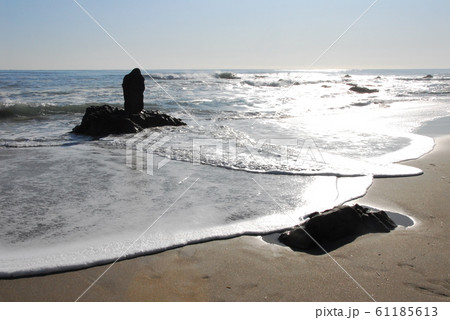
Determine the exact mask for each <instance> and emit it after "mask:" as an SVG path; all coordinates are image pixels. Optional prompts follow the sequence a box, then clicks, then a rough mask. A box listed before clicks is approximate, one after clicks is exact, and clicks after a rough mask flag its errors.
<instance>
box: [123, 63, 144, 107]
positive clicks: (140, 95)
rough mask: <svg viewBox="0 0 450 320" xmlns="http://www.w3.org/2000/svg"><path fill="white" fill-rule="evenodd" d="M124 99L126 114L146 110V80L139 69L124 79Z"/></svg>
mask: <svg viewBox="0 0 450 320" xmlns="http://www.w3.org/2000/svg"><path fill="white" fill-rule="evenodd" d="M122 88H123V98H124V100H125V103H124V108H125V112H127V113H130V114H134V113H139V112H141V111H142V110H143V109H144V90H145V79H144V77H143V76H142V74H141V70H139V69H138V68H135V69H133V70H132V71H131V72H130V73H129V74H127V75H126V76H125V77H123V82H122Z"/></svg>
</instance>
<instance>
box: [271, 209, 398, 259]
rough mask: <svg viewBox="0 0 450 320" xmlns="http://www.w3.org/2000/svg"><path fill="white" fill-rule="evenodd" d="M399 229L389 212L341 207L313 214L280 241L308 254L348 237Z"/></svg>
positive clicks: (280, 238)
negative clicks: (324, 245)
mask: <svg viewBox="0 0 450 320" xmlns="http://www.w3.org/2000/svg"><path fill="white" fill-rule="evenodd" d="M396 227H397V225H396V223H395V222H394V221H392V220H391V219H390V218H389V217H388V215H387V214H386V212H384V211H381V210H374V209H371V208H365V207H361V206H359V205H357V204H355V205H354V206H339V207H335V208H333V209H330V210H326V211H324V212H322V213H319V212H314V213H312V214H310V215H309V219H308V220H307V221H306V222H304V223H303V224H301V225H299V226H297V227H295V228H293V229H292V230H289V231H286V232H284V233H282V234H281V235H280V237H279V240H280V241H281V242H282V243H284V244H286V245H288V246H290V247H291V248H294V249H300V250H307V249H310V248H313V247H315V246H317V243H319V244H320V245H323V244H324V243H327V242H331V241H336V240H339V239H342V238H345V237H347V236H358V235H362V234H366V233H372V232H390V231H391V230H394V229H395V228H396Z"/></svg>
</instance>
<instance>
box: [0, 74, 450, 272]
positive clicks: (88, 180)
mask: <svg viewBox="0 0 450 320" xmlns="http://www.w3.org/2000/svg"><path fill="white" fill-rule="evenodd" d="M128 72H129V70H128V71H125V70H108V71H104V70H102V71H0V161H1V167H0V179H1V185H0V188H1V192H0V202H1V208H0V219H1V221H2V223H1V224H0V277H19V276H29V275H40V274H46V273H52V272H60V271H65V270H75V269H80V268H85V267H89V266H94V265H99V264H105V263H111V262H114V261H115V260H117V259H125V258H131V257H135V256H139V255H144V254H150V253H156V252H160V251H164V250H167V249H170V248H174V247H179V246H183V245H186V244H189V243H197V242H202V241H209V240H212V239H222V238H229V237H234V236H238V235H243V234H266V233H271V232H276V231H281V230H285V229H286V228H289V227H292V226H294V225H296V224H298V223H300V222H301V220H302V217H303V216H305V215H306V214H309V213H311V212H314V211H322V210H325V209H329V208H331V207H333V206H335V205H338V204H342V203H345V202H347V201H349V200H352V199H356V198H358V197H361V196H362V195H364V194H365V193H366V192H367V190H368V188H369V187H370V185H371V183H372V181H373V179H374V178H375V179H376V178H379V177H394V176H411V175H418V174H421V170H420V169H418V168H413V167H410V166H406V165H402V164H399V163H398V162H400V161H402V160H406V159H413V158H417V157H420V156H421V155H423V154H424V153H427V152H429V151H430V150H431V149H432V148H433V145H434V141H433V139H432V138H431V137H427V136H422V135H419V134H417V133H416V132H417V129H418V128H420V126H421V125H423V124H424V123H425V122H427V121H430V120H433V119H436V118H440V117H445V116H448V115H449V110H450V108H449V105H450V70H232V71H227V70H151V71H149V72H148V73H147V74H146V73H144V76H145V79H146V82H145V83H146V90H145V92H144V96H145V101H144V102H145V108H146V109H156V110H160V111H162V112H164V113H168V114H170V115H173V116H175V117H179V118H181V119H182V120H183V121H185V122H186V123H187V125H186V126H182V127H161V128H151V129H147V130H144V131H143V132H141V133H139V134H137V135H133V134H128V135H122V136H108V137H105V138H102V139H99V140H93V139H91V138H89V137H85V136H77V135H74V134H72V133H71V132H70V131H71V129H72V128H73V127H74V126H76V125H77V124H79V123H80V121H81V118H82V116H83V113H84V110H85V109H86V107H88V106H90V105H102V104H109V105H112V106H117V107H121V106H122V105H123V96H122V88H121V83H122V79H123V76H124V75H125V74H127V73H128ZM355 85H357V86H360V87H367V88H370V89H376V92H371V93H357V92H354V91H352V90H350V88H351V87H352V86H355Z"/></svg>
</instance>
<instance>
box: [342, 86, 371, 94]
mask: <svg viewBox="0 0 450 320" xmlns="http://www.w3.org/2000/svg"><path fill="white" fill-rule="evenodd" d="M349 90H351V91H354V92H357V93H374V92H378V90H377V89H369V88H365V87H359V86H353V87H351V88H350V89H349Z"/></svg>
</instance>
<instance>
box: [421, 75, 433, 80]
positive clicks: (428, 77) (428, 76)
mask: <svg viewBox="0 0 450 320" xmlns="http://www.w3.org/2000/svg"><path fill="white" fill-rule="evenodd" d="M423 79H433V76H432V75H431V74H427V75H426V76H425V77H423Z"/></svg>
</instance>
